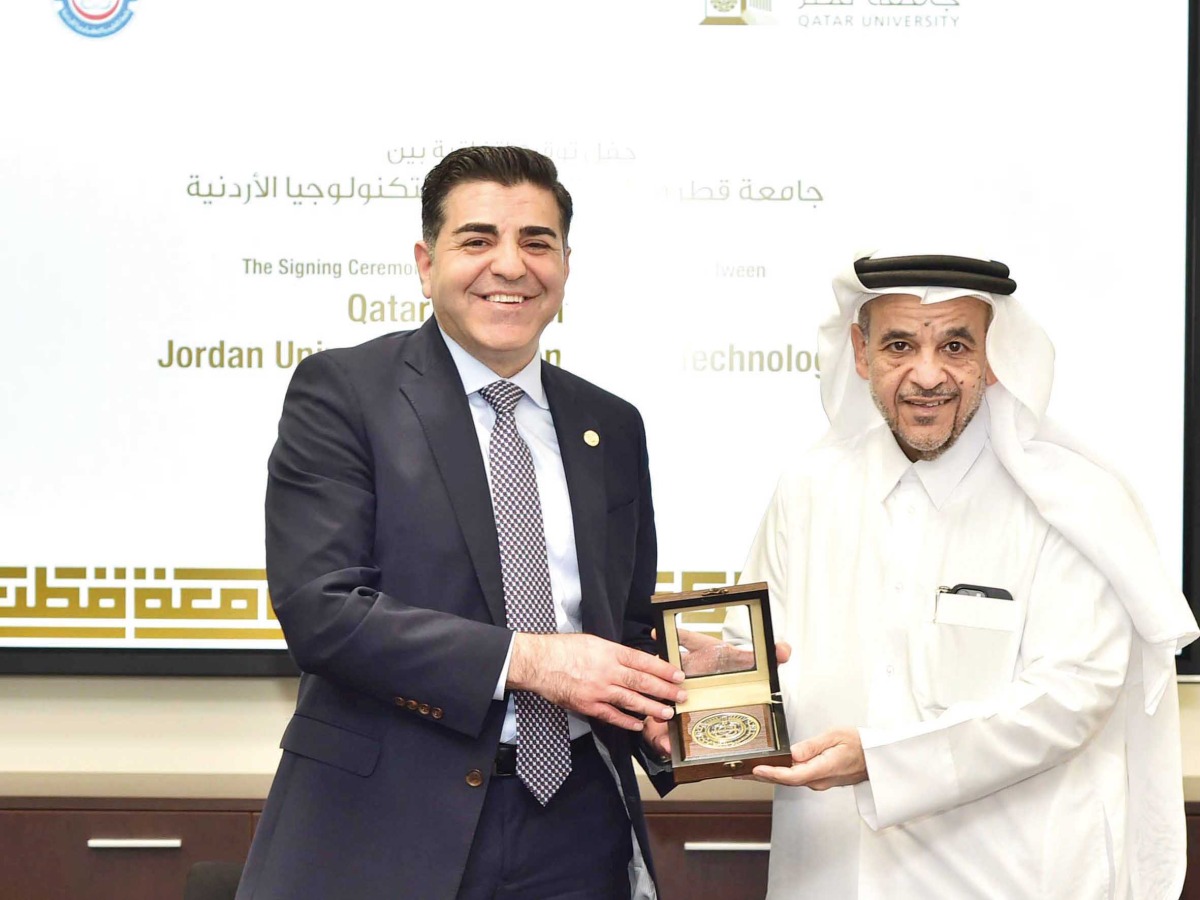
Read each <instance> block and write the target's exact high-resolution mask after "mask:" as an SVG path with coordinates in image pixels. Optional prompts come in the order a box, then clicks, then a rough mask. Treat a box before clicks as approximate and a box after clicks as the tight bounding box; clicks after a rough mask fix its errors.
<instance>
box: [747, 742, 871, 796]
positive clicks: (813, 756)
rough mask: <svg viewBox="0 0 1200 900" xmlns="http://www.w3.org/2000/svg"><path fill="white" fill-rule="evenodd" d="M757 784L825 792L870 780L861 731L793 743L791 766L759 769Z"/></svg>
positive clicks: (755, 775)
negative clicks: (762, 782)
mask: <svg viewBox="0 0 1200 900" xmlns="http://www.w3.org/2000/svg"><path fill="white" fill-rule="evenodd" d="M750 778H752V779H753V780H755V781H765V782H769V783H771V784H784V785H789V786H791V787H809V788H812V789H813V790H814V791H824V790H827V789H828V788H831V787H838V786H839V785H843V784H858V783H859V782H860V781H866V780H867V759H866V757H865V756H864V755H863V748H862V739H861V738H860V737H859V735H858V729H857V728H832V729H830V730H829V731H826V732H825V733H824V734H819V735H817V736H816V737H815V738H810V739H809V740H807V741H800V742H799V743H797V744H792V765H791V766H755V767H754V772H753V773H752V774H751V775H750Z"/></svg>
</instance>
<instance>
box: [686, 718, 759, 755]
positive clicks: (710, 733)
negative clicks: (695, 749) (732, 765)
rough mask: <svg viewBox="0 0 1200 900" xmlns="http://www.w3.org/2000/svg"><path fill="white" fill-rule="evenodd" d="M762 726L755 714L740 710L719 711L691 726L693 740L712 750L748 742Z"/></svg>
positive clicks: (739, 745) (729, 747) (738, 745)
mask: <svg viewBox="0 0 1200 900" xmlns="http://www.w3.org/2000/svg"><path fill="white" fill-rule="evenodd" d="M760 730H762V726H761V725H760V724H759V722H758V719H756V718H754V716H748V715H746V714H745V713H740V712H719V713H713V714H712V715H709V716H705V717H704V718H703V719H700V720H698V721H697V722H695V723H694V724H693V725H692V727H691V735H692V740H694V741H695V742H696V743H697V744H699V745H700V746H701V747H707V748H708V749H710V750H730V749H732V748H734V747H741V746H742V745H743V744H748V743H750V742H751V741H752V740H754V739H755V738H756V737H758V733H759V731H760Z"/></svg>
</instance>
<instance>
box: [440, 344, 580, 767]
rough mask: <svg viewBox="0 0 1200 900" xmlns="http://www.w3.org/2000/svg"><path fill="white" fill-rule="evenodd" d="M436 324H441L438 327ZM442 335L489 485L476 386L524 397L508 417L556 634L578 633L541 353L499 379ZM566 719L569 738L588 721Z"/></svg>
mask: <svg viewBox="0 0 1200 900" xmlns="http://www.w3.org/2000/svg"><path fill="white" fill-rule="evenodd" d="M440 328H441V326H439V330H440ZM442 338H443V339H444V340H445V341H446V347H447V348H449V350H450V356H451V357H452V358H453V359H454V365H455V366H456V367H457V368H458V375H459V378H461V379H462V383H463V389H464V390H465V391H466V394H467V402H468V403H469V404H470V406H471V416H472V418H473V419H474V420H475V434H476V436H477V437H478V438H479V448H480V450H481V451H482V453H483V462H484V466H485V468H486V469H487V477H488V485H489V486H490V485H491V483H492V470H491V463H490V462H489V460H488V445H489V443H490V442H491V437H492V426H493V425H494V424H495V423H496V411H495V410H494V409H493V408H492V406H491V404H489V403H488V402H487V401H486V400H484V399H483V396H482V395H481V394H480V393H479V390H480V388H484V387H487V386H488V385H489V384H491V383H492V382H494V381H499V380H504V381H511V382H512V383H513V384H515V385H517V386H518V387H520V388H521V390H523V391H524V392H525V396H523V397H522V398H521V399H520V400H519V401H518V402H517V405H516V408H515V409H514V410H513V418H514V419H515V420H516V423H517V431H518V433H519V434H520V435H521V438H522V439H523V440H524V441H525V443H526V444H527V445H528V446H529V453H530V455H531V456H532V457H533V472H534V476H535V477H536V478H537V488H538V498H539V499H540V500H541V504H542V527H543V528H544V529H545V532H546V556H547V561H548V563H549V566H550V591H551V593H552V594H553V596H554V618H555V621H556V622H557V624H558V631H559V632H560V633H563V634H570V633H574V632H579V631H582V630H583V620H582V617H581V614H580V610H579V603H580V600H581V598H582V589H581V588H580V584H579V559H578V557H577V556H576V551H575V520H574V519H573V518H572V516H571V496H570V494H569V493H568V492H567V476H566V474H565V473H564V472H563V464H562V453H561V452H560V451H559V449H558V434H557V433H556V432H555V430H554V417H553V416H552V415H551V414H550V404H549V402H548V401H547V400H546V391H545V388H544V387H543V386H542V360H541V357H539V356H538V355H537V354H536V353H535V354H534V356H533V359H532V360H530V361H529V365H527V366H526V367H525V368H523V369H522V370H521V371H520V372H517V374H515V375H513V376H512V377H511V378H506V379H501V377H500V376H499V375H497V374H496V373H495V372H493V371H492V370H491V369H489V368H488V367H487V366H485V365H484V364H483V363H481V362H480V361H479V360H477V359H476V358H475V357H473V356H472V355H471V354H470V353H468V352H467V351H466V350H464V349H463V348H462V347H461V346H459V344H458V343H456V342H455V341H454V339H453V338H451V337H450V336H449V335H448V334H446V332H445V331H442ZM511 658H512V647H511V645H510V647H509V658H508V659H506V660H505V661H504V668H503V670H501V672H500V680H499V681H498V682H497V684H496V693H495V695H494V696H495V698H496V699H497V700H502V699H504V693H505V691H504V683H505V681H506V680H507V678H508V664H509V661H510V660H511ZM567 722H568V725H569V727H570V730H571V739H572V740H574V739H575V738H577V737H580V736H581V735H584V734H587V733H588V732H589V731H591V726H590V725H589V724H588V722H587V720H586V719H585V718H583V717H582V716H578V715H576V714H575V713H573V712H570V711H568V712H567ZM500 740H501V742H503V743H509V744H511V743H516V740H517V720H516V713H515V711H514V708H513V701H512V699H511V698H510V699H509V702H508V713H507V714H506V716H505V719H504V728H503V730H502V731H501V733H500Z"/></svg>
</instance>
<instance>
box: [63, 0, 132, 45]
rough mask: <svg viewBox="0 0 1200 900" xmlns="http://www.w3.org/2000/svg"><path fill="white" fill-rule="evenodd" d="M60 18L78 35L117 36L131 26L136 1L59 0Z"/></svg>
mask: <svg viewBox="0 0 1200 900" xmlns="http://www.w3.org/2000/svg"><path fill="white" fill-rule="evenodd" d="M59 2H60V3H61V4H62V9H60V10H59V12H58V17H59V18H60V19H62V20H63V22H65V23H66V25H67V27H68V28H70V29H71V30H72V31H74V32H75V33H76V34H82V35H83V36H84V37H90V38H102V37H108V36H109V35H110V34H116V33H117V32H118V31H120V30H121V29H122V28H124V27H125V26H126V25H128V24H129V20H130V19H131V18H133V10H131V9H130V8H129V4H130V3H132V2H134V0H59Z"/></svg>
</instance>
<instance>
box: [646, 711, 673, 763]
mask: <svg viewBox="0 0 1200 900" xmlns="http://www.w3.org/2000/svg"><path fill="white" fill-rule="evenodd" d="M642 724H643V725H644V726H645V728H644V729H643V731H642V740H643V741H645V742H646V746H648V747H649V748H650V752H651V753H653V754H654V755H656V756H657V757H658V758H659V759H663V760H670V758H671V734H670V729H671V726H670V725H668V724H667V723H666V722H660V721H659V720H658V719H647V720H646V721H645V722H643V723H642Z"/></svg>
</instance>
